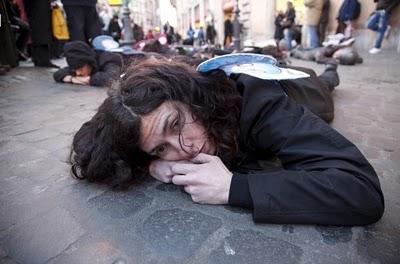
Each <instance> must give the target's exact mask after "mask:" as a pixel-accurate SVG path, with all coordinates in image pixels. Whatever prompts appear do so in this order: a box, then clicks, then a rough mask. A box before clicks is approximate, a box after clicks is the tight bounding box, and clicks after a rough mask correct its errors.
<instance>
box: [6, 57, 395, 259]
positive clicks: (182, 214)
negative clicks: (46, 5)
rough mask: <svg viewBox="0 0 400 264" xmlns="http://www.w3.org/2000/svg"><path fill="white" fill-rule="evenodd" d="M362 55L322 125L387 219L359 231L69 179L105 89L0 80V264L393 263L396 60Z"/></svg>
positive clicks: (17, 76) (170, 191)
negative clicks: (78, 144) (342, 140)
mask: <svg viewBox="0 0 400 264" xmlns="http://www.w3.org/2000/svg"><path fill="white" fill-rule="evenodd" d="M362 55H363V57H364V63H363V64H361V65H357V66H339V73H340V75H341V79H342V80H341V84H340V86H339V87H338V88H337V89H336V91H335V92H334V100H335V105H336V110H335V113H336V117H335V120H334V122H333V123H332V126H333V127H334V128H336V129H337V130H339V131H340V132H342V133H343V134H344V135H345V136H346V137H348V138H349V139H350V140H352V141H353V142H355V143H356V145H357V146H358V147H359V148H360V149H361V151H362V152H363V153H364V154H365V155H366V157H367V158H368V159H369V160H370V161H371V163H372V164H373V166H374V167H375V169H376V171H377V172H378V174H379V178H380V180H381V184H382V189H383V192H384V194H385V198H386V210H385V214H384V216H383V218H382V219H381V220H380V221H379V222H377V223H376V224H373V225H370V226H365V227H332V226H304V225H273V224H255V223H254V222H253V221H252V216H251V213H250V211H247V210H243V209H238V208H232V207H229V206H210V205H198V204H194V203H193V202H192V201H191V200H190V197H189V196H188V195H186V194H185V193H184V192H183V191H182V190H181V189H180V188H178V187H176V186H173V185H166V184H161V183H159V182H156V181H153V180H151V179H149V180H147V181H146V182H145V183H144V184H141V185H136V186H132V188H130V189H129V190H127V191H113V190H109V189H107V188H106V187H104V186H98V185H89V184H87V183H85V182H81V181H77V180H75V179H73V178H72V177H71V176H70V174H69V166H68V164H67V163H66V162H65V161H66V158H67V156H68V154H69V150H70V143H71V139H72V136H73V134H74V132H75V131H76V130H77V129H78V128H79V127H80V126H81V124H82V123H83V122H84V121H87V120H88V119H89V118H90V117H91V116H92V115H93V114H94V112H95V111H96V108H97V107H98V105H99V104H100V103H101V102H102V100H103V99H104V98H105V96H106V90H105V89H98V88H93V87H82V86H74V85H68V84H64V85H60V84H56V83H54V81H53V80H52V76H51V75H52V74H51V70H48V69H40V68H33V67H29V66H23V67H19V68H16V69H13V70H12V71H11V72H9V73H8V74H7V75H6V76H0V211H1V216H0V262H1V263H32V264H34V263H110V264H111V263H229V264H233V263H325V264H329V263H400V255H399V254H400V253H399V252H400V217H399V215H400V191H399V189H400V85H399V81H400V77H399V69H400V55H399V54H398V53H395V52H394V51H383V52H382V53H381V54H379V55H375V56H372V55H369V54H362ZM292 63H293V65H296V66H306V67H310V68H314V69H315V70H316V71H317V72H322V69H323V66H321V65H317V64H315V63H312V62H304V61H299V60H292Z"/></svg>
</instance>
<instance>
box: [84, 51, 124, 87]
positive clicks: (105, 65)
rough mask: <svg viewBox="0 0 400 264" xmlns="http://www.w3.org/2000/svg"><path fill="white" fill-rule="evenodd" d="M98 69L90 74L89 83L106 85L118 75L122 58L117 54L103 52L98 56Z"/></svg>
mask: <svg viewBox="0 0 400 264" xmlns="http://www.w3.org/2000/svg"><path fill="white" fill-rule="evenodd" d="M99 65H100V69H99V70H98V71H97V72H96V73H94V74H93V75H91V76H90V83H89V84H90V85H92V86H107V85H109V84H110V83H111V81H113V80H115V79H116V78H118V77H119V75H120V73H121V68H122V59H121V57H120V56H119V55H118V54H113V53H110V52H104V53H103V54H102V55H100V56H99Z"/></svg>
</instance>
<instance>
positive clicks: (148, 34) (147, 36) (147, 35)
mask: <svg viewBox="0 0 400 264" xmlns="http://www.w3.org/2000/svg"><path fill="white" fill-rule="evenodd" d="M144 39H145V40H151V39H154V35H153V30H151V29H149V30H148V31H147V34H146V36H145V37H144Z"/></svg>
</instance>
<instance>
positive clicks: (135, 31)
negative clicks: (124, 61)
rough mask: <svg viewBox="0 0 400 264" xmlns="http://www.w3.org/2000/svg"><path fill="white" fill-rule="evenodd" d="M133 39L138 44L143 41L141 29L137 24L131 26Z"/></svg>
mask: <svg viewBox="0 0 400 264" xmlns="http://www.w3.org/2000/svg"><path fill="white" fill-rule="evenodd" d="M133 38H134V39H135V41H136V42H139V41H141V40H143V39H144V32H143V28H142V27H141V26H139V25H138V24H136V23H134V25H133Z"/></svg>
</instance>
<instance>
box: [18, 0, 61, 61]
mask: <svg viewBox="0 0 400 264" xmlns="http://www.w3.org/2000/svg"><path fill="white" fill-rule="evenodd" d="M24 6H25V11H26V13H27V16H28V21H29V28H30V36H31V40H32V44H31V53H32V61H33V64H34V65H35V66H38V67H53V68H59V67H58V66H57V65H55V64H53V63H52V62H51V61H50V58H51V53H50V43H51V7H50V1H49V0H35V1H32V0H24Z"/></svg>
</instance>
